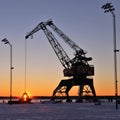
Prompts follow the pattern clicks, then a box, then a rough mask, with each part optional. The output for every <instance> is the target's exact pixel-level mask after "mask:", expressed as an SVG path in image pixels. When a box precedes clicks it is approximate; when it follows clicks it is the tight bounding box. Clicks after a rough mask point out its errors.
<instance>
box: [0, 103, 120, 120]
mask: <svg viewBox="0 0 120 120" xmlns="http://www.w3.org/2000/svg"><path fill="white" fill-rule="evenodd" d="M0 120H120V105H119V106H118V110H116V109H115V103H102V104H101V105H94V103H57V104H52V103H45V104H40V103H35V104H16V105H8V104H0Z"/></svg>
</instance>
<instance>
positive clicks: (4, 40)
mask: <svg viewBox="0 0 120 120" xmlns="http://www.w3.org/2000/svg"><path fill="white" fill-rule="evenodd" d="M2 42H4V43H5V44H8V45H9V46H10V102H9V103H10V104H12V70H13V69H14V67H13V66H12V44H11V43H10V42H9V41H8V40H7V39H6V38H4V39H3V40H2Z"/></svg>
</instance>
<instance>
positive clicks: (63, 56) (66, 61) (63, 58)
mask: <svg viewBox="0 0 120 120" xmlns="http://www.w3.org/2000/svg"><path fill="white" fill-rule="evenodd" d="M41 29H42V30H43V31H44V33H45V35H46V37H47V38H48V41H49V43H50V44H51V46H52V48H53V50H54V51H55V53H56V55H57V57H58V59H59V60H60V62H61V64H62V65H63V67H64V68H65V69H70V67H71V60H70V58H69V57H68V55H67V53H66V52H65V51H64V49H63V48H62V46H61V45H60V44H59V42H58V41H57V40H56V38H55V37H54V35H53V34H52V33H51V32H50V30H48V29H47V28H46V23H45V22H41V23H40V24H38V25H37V26H36V27H35V28H34V29H33V30H32V31H31V32H29V33H28V34H27V35H26V36H25V38H26V39H27V38H28V37H29V36H31V35H33V34H34V33H36V32H37V31H39V30H41Z"/></svg>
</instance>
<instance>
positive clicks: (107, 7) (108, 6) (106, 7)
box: [101, 3, 119, 109]
mask: <svg viewBox="0 0 120 120" xmlns="http://www.w3.org/2000/svg"><path fill="white" fill-rule="evenodd" d="M101 8H102V9H104V10H105V11H104V12H105V13H107V12H110V13H111V14H112V17H113V44H114V50H113V52H114V77H115V97H116V109H118V104H117V96H118V86H117V83H118V81H117V52H119V50H117V48H116V47H117V46H116V17H115V13H114V12H113V11H114V10H115V8H113V5H112V4H111V3H106V4H105V5H103V6H102V7H101Z"/></svg>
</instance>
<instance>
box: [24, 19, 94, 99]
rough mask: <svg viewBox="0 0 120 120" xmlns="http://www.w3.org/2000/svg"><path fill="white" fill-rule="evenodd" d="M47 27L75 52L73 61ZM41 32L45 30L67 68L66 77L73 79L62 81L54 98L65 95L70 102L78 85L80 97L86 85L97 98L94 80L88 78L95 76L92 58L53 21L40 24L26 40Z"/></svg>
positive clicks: (64, 71)
mask: <svg viewBox="0 0 120 120" xmlns="http://www.w3.org/2000/svg"><path fill="white" fill-rule="evenodd" d="M47 26H49V27H50V28H52V29H53V31H55V32H56V33H57V34H58V35H59V36H60V37H61V38H62V39H63V40H64V41H65V43H67V44H68V45H69V46H70V47H71V48H72V49H73V50H74V51H75V56H74V58H73V59H70V58H69V57H68V55H67V53H66V52H65V51H64V49H63V48H62V46H61V45H60V44H59V42H58V41H57V39H56V38H55V37H54V35H53V34H52V32H51V31H50V30H49V29H48V28H47ZM39 30H43V32H44V33H45V35H46V37H47V39H48V41H49V43H50V44H51V46H52V48H53V50H54V52H55V53H56V55H57V57H58V59H59V61H60V62H61V64H62V65H63V67H64V68H65V69H64V70H63V73H64V76H67V77H72V78H70V79H68V80H61V82H60V83H59V85H58V86H57V87H56V89H55V90H54V91H53V98H54V97H55V95H56V93H57V92H59V93H65V94H66V96H67V101H70V99H69V91H70V89H71V88H72V87H73V86H76V85H79V86H80V92H79V96H82V95H83V92H84V86H85V85H87V86H89V87H90V89H91V92H92V94H93V95H94V96H96V93H95V89H94V85H93V79H88V78H87V77H88V76H93V75H94V66H92V65H89V64H88V61H91V60H92V58H91V57H86V56H85V54H86V51H84V50H83V49H81V48H80V47H79V46H78V45H76V44H75V42H73V41H72V40H71V39H70V38H69V37H68V36H67V35H65V34H64V33H63V32H62V31H61V30H60V29H59V28H58V27H56V26H55V25H54V24H53V22H52V21H51V20H48V21H47V22H41V23H39V24H38V25H37V26H36V27H35V28H34V29H33V30H32V31H30V32H29V33H28V34H27V35H26V36H25V38H26V39H28V38H29V37H30V36H32V35H33V34H34V33H36V32H37V31H39ZM63 88H64V89H63ZM87 90H88V89H87Z"/></svg>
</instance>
